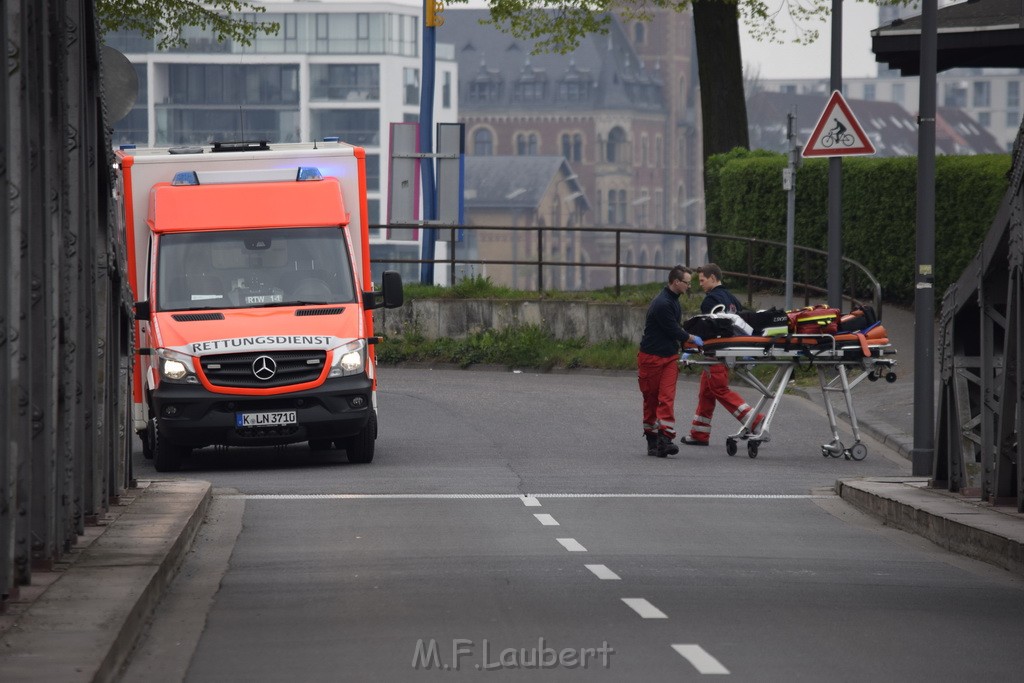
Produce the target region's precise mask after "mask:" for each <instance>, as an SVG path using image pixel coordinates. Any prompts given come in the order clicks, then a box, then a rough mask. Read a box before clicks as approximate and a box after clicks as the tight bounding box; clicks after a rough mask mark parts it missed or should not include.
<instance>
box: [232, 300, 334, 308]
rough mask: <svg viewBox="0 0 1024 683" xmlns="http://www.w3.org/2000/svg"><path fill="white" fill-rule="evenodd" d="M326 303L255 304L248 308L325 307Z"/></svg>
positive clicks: (300, 301)
mask: <svg viewBox="0 0 1024 683" xmlns="http://www.w3.org/2000/svg"><path fill="white" fill-rule="evenodd" d="M327 303H328V302H327V301H302V300H296V301H275V302H273V303H266V304H256V305H253V306H249V307H248V308H280V307H281V306H325V305H327Z"/></svg>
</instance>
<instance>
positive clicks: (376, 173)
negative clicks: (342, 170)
mask: <svg viewBox="0 0 1024 683" xmlns="http://www.w3.org/2000/svg"><path fill="white" fill-rule="evenodd" d="M366 189H367V190H369V191H370V192H373V191H375V190H379V189H380V155H379V154H367V155H366Z"/></svg>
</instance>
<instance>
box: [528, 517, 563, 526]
mask: <svg viewBox="0 0 1024 683" xmlns="http://www.w3.org/2000/svg"><path fill="white" fill-rule="evenodd" d="M534 517H536V518H537V521H538V522H540V523H541V524H543V525H544V526H559V524H558V522H557V521H555V518H554V517H552V516H551V515H534Z"/></svg>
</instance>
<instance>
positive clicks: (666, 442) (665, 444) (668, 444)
mask: <svg viewBox="0 0 1024 683" xmlns="http://www.w3.org/2000/svg"><path fill="white" fill-rule="evenodd" d="M678 452H679V446H677V445H675V444H674V443H672V439H670V438H668V436H666V435H665V434H659V435H658V457H660V458H664V457H666V456H669V455H675V454H676V453H678Z"/></svg>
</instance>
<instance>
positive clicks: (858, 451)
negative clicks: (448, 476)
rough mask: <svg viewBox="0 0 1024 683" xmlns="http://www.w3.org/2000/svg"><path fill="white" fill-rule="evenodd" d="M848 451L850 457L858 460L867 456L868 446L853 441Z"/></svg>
mask: <svg viewBox="0 0 1024 683" xmlns="http://www.w3.org/2000/svg"><path fill="white" fill-rule="evenodd" d="M849 453H850V457H851V458H853V459H854V460H857V461H860V460H863V459H864V458H866V457H868V447H867V446H865V445H864V444H862V443H855V444H853V445H852V446H850V451H849Z"/></svg>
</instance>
